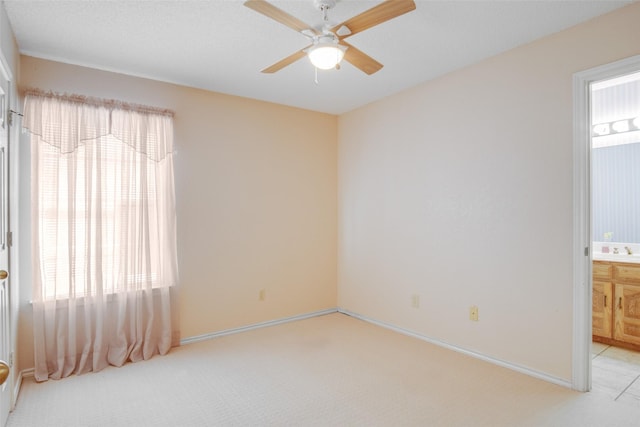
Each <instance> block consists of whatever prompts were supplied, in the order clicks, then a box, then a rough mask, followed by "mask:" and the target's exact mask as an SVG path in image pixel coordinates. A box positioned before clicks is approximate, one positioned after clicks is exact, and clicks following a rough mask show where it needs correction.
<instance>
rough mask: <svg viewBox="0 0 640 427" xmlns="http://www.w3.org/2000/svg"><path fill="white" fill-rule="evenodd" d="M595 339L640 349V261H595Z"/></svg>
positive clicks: (593, 317)
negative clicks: (636, 262) (638, 262)
mask: <svg viewBox="0 0 640 427" xmlns="http://www.w3.org/2000/svg"><path fill="white" fill-rule="evenodd" d="M592 319H593V331H592V333H593V337H594V341H600V342H604V343H607V344H617V345H622V346H625V347H632V348H635V349H640V264H633V263H620V262H611V261H594V262H593V314H592Z"/></svg>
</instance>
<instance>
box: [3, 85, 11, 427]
mask: <svg viewBox="0 0 640 427" xmlns="http://www.w3.org/2000/svg"><path fill="white" fill-rule="evenodd" d="M8 93H9V82H8V81H7V79H6V78H5V77H4V76H2V75H1V73H0V381H2V380H3V379H4V382H3V383H2V385H0V427H4V425H5V424H6V422H7V417H8V416H9V410H10V408H11V394H12V390H11V389H12V383H13V381H12V377H13V375H11V374H9V372H8V371H9V369H11V365H12V361H11V344H10V343H11V327H10V326H11V325H10V313H9V307H10V293H9V278H8V273H7V271H8V269H9V245H8V243H7V225H8V214H9V197H8V189H9V186H8V177H9V173H8V172H9V156H8V154H9V153H8V147H9V123H8V122H7V115H8V113H7V111H8V110H9V109H8V105H9V99H8V95H7V94H8ZM6 374H9V375H6ZM5 376H7V377H6V378H4V377H5Z"/></svg>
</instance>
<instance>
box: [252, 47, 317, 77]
mask: <svg viewBox="0 0 640 427" xmlns="http://www.w3.org/2000/svg"><path fill="white" fill-rule="evenodd" d="M309 47H310V46H307V47H305V49H308V48H309ZM305 56H307V54H306V53H305V52H304V49H303V50H299V51H297V52H296V53H294V54H293V55H289V56H287V57H286V58H284V59H283V60H281V61H278V62H276V63H275V64H273V65H272V66H270V67H267V68H265V69H264V70H262V72H263V73H267V74H271V73H275V72H276V71H280V70H281V69H283V68H284V67H286V66H287V65H291V64H293V63H294V62H296V61H297V60H298V59H301V58H303V57H305Z"/></svg>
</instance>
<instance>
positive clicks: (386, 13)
mask: <svg viewBox="0 0 640 427" xmlns="http://www.w3.org/2000/svg"><path fill="white" fill-rule="evenodd" d="M314 4H315V6H316V7H317V8H318V9H320V11H321V12H322V13H323V22H324V25H323V27H322V28H321V29H316V28H313V27H312V26H310V25H307V24H305V23H304V22H302V21H300V20H299V19H298V18H296V17H294V16H291V15H290V14H288V13H287V12H285V11H283V10H281V9H278V8H277V7H275V6H274V5H272V4H271V3H269V2H267V1H265V0H247V1H245V2H244V5H245V6H247V7H248V8H250V9H253V10H255V11H256V12H258V13H261V14H263V15H265V16H267V17H269V18H271V19H273V20H275V21H278V22H279V23H281V24H284V25H286V26H287V27H289V28H291V29H293V30H295V31H297V32H299V33H301V34H302V35H304V36H305V37H307V38H308V39H309V40H310V41H311V44H310V45H309V46H307V47H306V48H304V49H301V50H299V51H298V52H296V53H294V54H292V55H289V56H288V57H286V58H284V59H282V60H281V61H278V62H276V63H275V64H273V65H271V66H270V67H267V68H265V69H264V70H262V72H263V73H275V72H276V71H279V70H281V69H283V68H284V67H286V66H287V65H290V64H292V63H294V62H295V61H297V60H298V59H301V58H303V57H304V56H308V57H309V59H310V60H311V63H312V64H313V65H314V66H315V67H316V68H321V69H325V70H328V69H331V68H339V67H340V62H341V61H342V59H344V60H345V61H347V62H349V63H351V64H352V65H354V66H355V67H356V68H358V69H360V70H362V71H363V72H365V73H366V74H369V75H371V74H373V73H375V72H377V71H379V70H380V69H381V68H382V67H383V65H382V64H381V63H379V62H378V61H376V60H375V59H373V58H371V57H370V56H369V55H367V54H366V53H364V52H362V51H360V50H358V49H356V48H355V47H354V46H352V45H350V44H349V43H347V42H346V41H345V39H346V38H347V37H350V36H353V35H355V34H358V33H360V32H362V31H364V30H366V29H369V28H371V27H374V26H376V25H378V24H382V23H383V22H386V21H389V20H391V19H393V18H396V17H398V16H400V15H404V14H405V13H407V12H411V11H412V10H414V9H415V8H416V4H415V3H414V1H413V0H385V1H383V2H382V3H380V4H379V5H377V6H374V7H372V8H371V9H369V10H367V11H364V12H362V13H361V14H359V15H356V16H354V17H353V18H351V19H348V20H346V21H345V22H343V23H341V24H338V25H335V26H331V25H330V24H329V20H328V17H327V12H328V10H329V9H331V8H333V7H334V6H335V4H336V0H314Z"/></svg>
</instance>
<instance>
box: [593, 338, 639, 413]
mask: <svg viewBox="0 0 640 427" xmlns="http://www.w3.org/2000/svg"><path fill="white" fill-rule="evenodd" d="M591 356H592V360H591V368H592V369H591V391H592V392H593V393H599V394H604V395H606V396H609V397H611V398H612V399H613V400H615V401H616V402H620V403H625V404H629V405H634V406H636V407H640V352H636V351H631V350H626V349H624V348H619V347H612V346H609V345H606V344H600V343H597V342H594V343H593V345H592V347H591Z"/></svg>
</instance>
